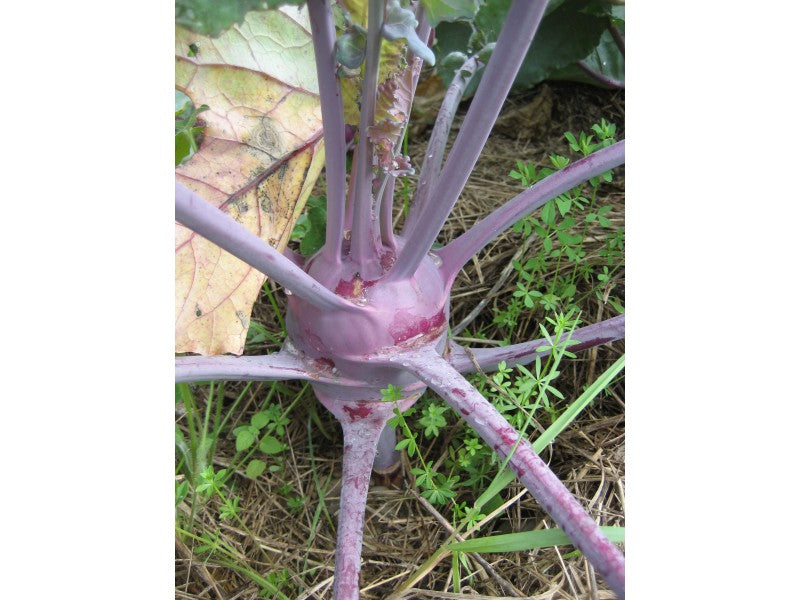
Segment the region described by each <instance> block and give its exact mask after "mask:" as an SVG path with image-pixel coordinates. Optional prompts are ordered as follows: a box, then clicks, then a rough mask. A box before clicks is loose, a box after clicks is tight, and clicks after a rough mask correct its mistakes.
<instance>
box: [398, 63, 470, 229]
mask: <svg viewBox="0 0 800 600" xmlns="http://www.w3.org/2000/svg"><path fill="white" fill-rule="evenodd" d="M477 68H478V61H477V59H476V58H475V57H472V58H470V59H469V60H467V61H466V62H465V63H464V65H463V66H462V67H461V68H460V69H459V70H458V71H457V72H456V75H455V77H453V81H452V82H451V83H450V86H449V87H448V88H447V92H445V95H444V99H443V100H442V105H441V107H440V108H439V114H437V115H436V123H434V125H433V131H431V137H430V139H429V140H428V147H427V149H426V150H425V158H424V159H423V161H422V168H421V169H420V172H419V185H418V186H417V191H416V192H414V201H413V202H412V203H411V206H410V207H409V209H408V216H407V217H406V222H405V224H404V225H403V235H404V236H406V237H407V236H409V235H411V232H413V230H414V226H415V225H416V223H417V221H418V220H419V215H420V213H422V212H424V211H425V210H426V209H425V207H426V206H427V205H428V203H429V202H430V200H429V199H430V190H431V189H432V188H433V186H435V185H436V182H437V181H438V179H439V171H440V169H441V166H442V157H443V156H444V149H445V146H446V145H447V138H448V136H449V135H450V128H451V127H452V125H453V119H454V118H455V116H456V111H457V110H458V104H459V102H461V97H462V96H463V95H464V89H465V88H466V87H467V85H468V84H469V82H470V80H471V79H472V76H473V75H474V74H475V72H476V71H477Z"/></svg>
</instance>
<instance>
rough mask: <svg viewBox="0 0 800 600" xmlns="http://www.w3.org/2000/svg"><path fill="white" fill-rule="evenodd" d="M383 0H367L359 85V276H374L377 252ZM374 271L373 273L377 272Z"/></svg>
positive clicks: (354, 250)
mask: <svg viewBox="0 0 800 600" xmlns="http://www.w3.org/2000/svg"><path fill="white" fill-rule="evenodd" d="M384 1H385V0H369V5H368V9H367V11H368V12H367V25H368V28H367V48H366V59H365V64H364V81H363V85H362V88H361V120H360V122H359V126H358V155H357V157H356V158H357V160H356V162H355V163H354V181H353V182H352V183H351V185H355V204H354V207H353V228H352V234H351V235H352V243H351V247H350V253H351V255H352V257H353V259H354V261H355V262H356V264H357V265H358V267H359V272H360V273H361V275H362V277H367V278H373V276H372V275H373V269H374V268H375V267H374V264H375V263H377V261H378V259H377V253H376V248H375V243H374V235H373V231H374V218H373V206H372V204H373V203H372V159H373V149H372V142H371V141H370V140H369V135H367V131H368V129H369V128H370V127H371V126H372V125H374V124H375V98H376V94H377V93H378V69H379V67H380V51H381V42H382V39H383V38H382V37H381V26H382V25H383V12H384ZM379 274H380V273H376V274H375V275H379Z"/></svg>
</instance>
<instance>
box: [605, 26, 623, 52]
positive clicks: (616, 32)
mask: <svg viewBox="0 0 800 600" xmlns="http://www.w3.org/2000/svg"><path fill="white" fill-rule="evenodd" d="M608 31H609V33H611V37H612V38H614V41H615V42H616V44H617V48H619V53H620V54H622V56H625V38H624V37H622V33H620V31H619V29H617V26H616V25H614V24H613V23H611V22H609V25H608Z"/></svg>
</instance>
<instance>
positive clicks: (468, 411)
mask: <svg viewBox="0 0 800 600" xmlns="http://www.w3.org/2000/svg"><path fill="white" fill-rule="evenodd" d="M403 364H408V365H409V366H408V367H407V368H408V370H409V371H410V372H412V373H414V374H415V375H416V376H417V377H419V378H420V379H422V380H423V381H424V382H425V383H426V384H427V385H428V386H430V388H431V389H432V390H434V391H435V392H436V393H437V394H439V396H441V397H442V398H444V400H445V401H447V403H448V404H449V405H450V406H451V407H452V408H453V410H454V411H456V412H457V413H458V414H459V415H460V416H461V418H463V419H464V420H465V421H466V422H467V423H469V424H470V426H471V427H472V428H473V429H474V430H475V431H476V432H477V433H478V434H479V435H480V436H481V437H482V438H483V440H484V441H485V442H486V443H487V444H489V446H490V447H491V448H492V449H493V450H494V451H495V452H497V453H498V455H500V456H501V457H503V458H505V457H507V456H509V455H511V458H510V460H509V465H510V466H511V468H512V469H513V470H514V472H515V473H516V475H517V477H518V478H519V480H520V481H521V482H522V483H523V484H524V485H525V487H526V488H528V490H529V491H530V492H531V494H532V495H533V497H534V498H536V500H537V501H538V502H539V504H540V505H541V506H542V508H543V509H544V510H545V511H546V512H547V514H549V515H550V516H551V517H552V518H553V520H554V521H555V522H556V523H557V524H558V525H559V527H561V528H562V529H563V530H564V532H565V533H566V534H567V536H569V538H570V540H572V542H573V543H574V544H575V546H576V547H577V548H578V549H579V550H580V551H581V552H583V554H584V555H585V556H586V558H587V559H589V562H590V563H591V564H592V566H594V568H595V569H596V570H597V572H598V573H599V574H600V575H601V576H602V577H603V578H604V579H605V580H606V581H607V582H608V584H609V586H611V588H612V589H613V590H614V592H616V594H617V595H618V596H619V597H620V598H624V597H625V558H624V556H623V555H622V552H620V550H619V549H618V548H617V547H616V546H614V545H613V544H612V543H611V542H610V541H609V540H608V538H607V537H606V536H605V535H604V534H603V533H602V532H601V531H600V528H599V527H598V525H597V523H595V521H594V519H592V517H591V516H589V514H588V513H587V512H586V511H585V510H584V509H583V507H582V506H581V505H580V504H579V503H578V501H577V500H576V499H575V497H574V496H573V495H572V494H571V493H570V492H569V490H568V489H567V488H566V487H565V486H564V484H563V483H561V481H560V480H559V479H558V477H556V475H555V474H554V473H553V472H552V471H551V470H550V468H549V467H548V466H547V465H546V464H545V462H544V461H543V460H542V459H541V458H540V457H539V456H538V455H537V454H536V452H534V450H533V448H532V447H531V445H530V443H529V442H528V440H526V439H524V438H521V436H520V435H519V433H518V432H517V431H516V430H515V429H514V428H513V427H512V426H511V425H510V424H509V423H508V421H506V420H505V419H504V418H503V416H502V415H501V414H500V413H499V412H497V410H496V409H495V408H494V406H492V404H491V403H490V402H489V401H488V400H487V399H486V398H484V397H483V396H482V395H481V393H480V392H478V390H476V389H475V388H474V387H472V385H470V383H469V382H468V381H467V380H466V379H464V377H463V376H461V374H459V373H458V371H456V370H455V369H454V368H453V367H452V366H450V364H449V363H448V362H447V361H446V360H445V359H443V358H441V357H440V356H438V355H437V354H436V353H435V352H433V351H420V352H419V353H417V354H416V355H415V356H411V357H410V356H404V357H403Z"/></svg>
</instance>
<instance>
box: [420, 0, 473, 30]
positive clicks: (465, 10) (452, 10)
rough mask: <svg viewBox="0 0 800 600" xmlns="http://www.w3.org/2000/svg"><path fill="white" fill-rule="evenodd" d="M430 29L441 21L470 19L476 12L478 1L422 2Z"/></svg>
mask: <svg viewBox="0 0 800 600" xmlns="http://www.w3.org/2000/svg"><path fill="white" fill-rule="evenodd" d="M422 6H423V7H424V8H425V16H426V17H427V19H428V22H429V23H430V24H431V27H436V26H437V25H438V24H439V23H441V22H442V21H457V20H459V19H471V18H472V17H474V16H475V13H477V12H478V7H479V2H478V0H422Z"/></svg>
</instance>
